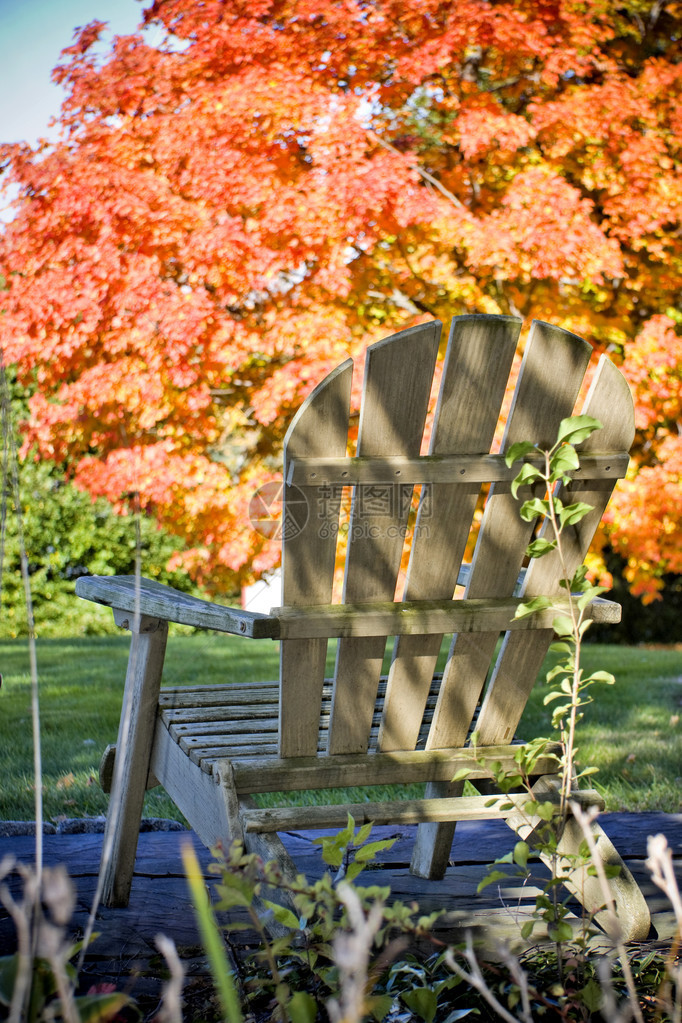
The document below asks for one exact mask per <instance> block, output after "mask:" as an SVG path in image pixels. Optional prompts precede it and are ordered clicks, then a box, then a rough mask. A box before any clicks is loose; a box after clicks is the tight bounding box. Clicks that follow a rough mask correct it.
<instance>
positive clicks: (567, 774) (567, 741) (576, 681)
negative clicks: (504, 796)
mask: <svg viewBox="0 0 682 1023" xmlns="http://www.w3.org/2000/svg"><path fill="white" fill-rule="evenodd" d="M552 453H553V449H552V450H551V451H545V452H544V455H545V477H544V478H545V483H546V485H547V504H548V510H549V516H548V517H549V521H550V523H551V526H552V531H553V533H554V538H555V540H556V551H557V555H558V557H559V562H560V564H561V576H562V579H563V580H564V581H565V583H566V593H567V594H568V610H569V615H570V618H571V626H572V631H573V642H574V644H575V652H574V657H573V677H572V681H571V712H570V716H569V724H568V729H566V727H565V726H564V725H563V724H562V727H561V742H562V743H563V746H564V764H563V770H562V774H561V795H560V801H559V816H560V819H561V823H562V825H563V824H565V822H566V818H567V815H568V796H569V792H570V790H571V782H572V778H573V773H574V767H573V760H574V749H575V730H576V725H577V710H578V696H579V692H580V654H581V636H580V626H581V624H582V614H580V615H578V616H577V617H576V608H575V604H574V602H573V596H572V594H571V588H570V580H571V576H570V574H569V571H568V566H567V564H566V558H565V556H564V549H563V545H562V543H561V533H562V527H561V523H560V522H559V520H558V518H557V514H556V505H555V502H554V489H553V486H552V481H551V476H552V469H551V465H550V459H551V457H552Z"/></svg>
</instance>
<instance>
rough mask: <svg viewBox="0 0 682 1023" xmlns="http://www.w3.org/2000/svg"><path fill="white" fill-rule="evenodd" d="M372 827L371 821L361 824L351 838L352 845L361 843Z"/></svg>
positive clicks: (365, 839)
mask: <svg viewBox="0 0 682 1023" xmlns="http://www.w3.org/2000/svg"><path fill="white" fill-rule="evenodd" d="M372 827H373V825H372V822H371V821H369V822H368V823H367V824H363V825H362V827H361V828H360V829H359V831H358V833H357V835H356V836H355V838H354V839H353V845H363V844H364V843H365V842H366V841H367V839H368V838H369V836H370V835H371V834H372Z"/></svg>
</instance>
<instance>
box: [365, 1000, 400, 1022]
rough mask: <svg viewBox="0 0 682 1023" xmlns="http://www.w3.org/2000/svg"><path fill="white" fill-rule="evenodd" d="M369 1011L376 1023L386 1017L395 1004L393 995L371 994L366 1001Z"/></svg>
mask: <svg viewBox="0 0 682 1023" xmlns="http://www.w3.org/2000/svg"><path fill="white" fill-rule="evenodd" d="M365 1004H366V1006H367V1011H368V1012H369V1014H370V1016H371V1017H372V1019H375V1020H376V1023H382V1020H384V1019H386V1017H387V1016H388V1014H389V1012H390V1011H391V1007H392V1005H393V995H371V996H370V997H369V998H368V999H367V1001H366V1003H365Z"/></svg>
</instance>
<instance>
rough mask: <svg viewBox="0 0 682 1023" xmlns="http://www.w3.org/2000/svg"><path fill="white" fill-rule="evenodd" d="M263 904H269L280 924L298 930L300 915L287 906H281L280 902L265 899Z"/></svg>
mask: <svg viewBox="0 0 682 1023" xmlns="http://www.w3.org/2000/svg"><path fill="white" fill-rule="evenodd" d="M263 905H265V906H267V908H268V909H269V910H270V912H271V913H272V915H273V916H274V918H275V920H276V921H277V923H278V924H282V926H283V927H289V928H290V929H291V930H292V931H297V930H298V917H297V916H296V915H295V913H292V911H291V910H290V909H288V908H287V907H286V906H280V904H279V903H278V902H270V901H269V900H268V899H263Z"/></svg>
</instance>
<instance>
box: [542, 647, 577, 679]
mask: <svg viewBox="0 0 682 1023" xmlns="http://www.w3.org/2000/svg"><path fill="white" fill-rule="evenodd" d="M549 650H550V653H553V654H572V653H573V647H572V646H571V645H570V643H563V642H557V643H552V645H551V646H550V648H549ZM548 678H549V676H548Z"/></svg>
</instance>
